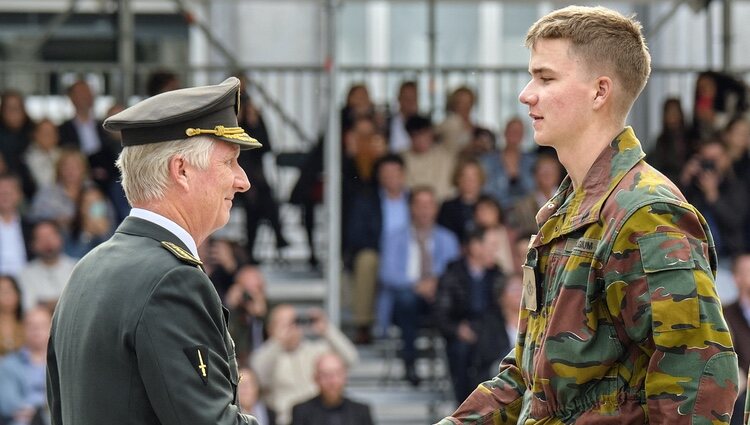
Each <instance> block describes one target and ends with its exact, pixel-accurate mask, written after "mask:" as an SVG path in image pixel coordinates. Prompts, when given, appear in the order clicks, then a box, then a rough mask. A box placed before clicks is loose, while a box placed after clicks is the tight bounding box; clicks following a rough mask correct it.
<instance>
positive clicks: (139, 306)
mask: <svg viewBox="0 0 750 425" xmlns="http://www.w3.org/2000/svg"><path fill="white" fill-rule="evenodd" d="M162 242H166V243H162ZM198 265H199V262H198V261H197V260H196V259H195V258H194V257H192V256H191V255H190V254H189V253H188V252H187V248H186V247H185V246H184V245H183V244H182V242H180V240H179V239H178V238H177V237H176V236H175V235H173V234H172V233H170V232H168V231H167V230H165V229H164V228H162V227H160V226H158V225H156V224H153V223H151V222H148V221H145V220H142V219H139V218H135V217H128V218H126V219H125V221H124V222H123V223H122V224H121V225H120V227H119V228H118V229H117V231H116V233H115V235H114V236H113V237H112V238H111V239H110V240H108V241H107V242H105V243H103V244H101V245H100V246H99V247H97V248H96V249H94V250H93V251H92V252H91V253H89V254H88V255H87V256H85V257H84V258H83V259H82V260H81V261H80V262H79V264H78V265H77V266H76V268H75V269H74V271H73V274H72V275H71V277H70V281H69V282H68V284H67V286H66V288H65V290H64V291H63V294H62V296H61V297H60V301H59V303H58V305H57V309H56V311H55V315H54V317H53V321H52V333H51V336H50V343H49V348H48V356H47V396H48V402H49V405H50V410H51V416H52V424H53V425H102V424H107V425H118V424H123V425H124V424H164V425H178V424H179V425H185V424H190V425H203V424H206V425H208V424H211V425H214V424H220V425H229V424H257V422H256V421H255V419H253V418H252V417H250V416H246V415H243V414H241V413H240V410H239V407H237V406H236V404H235V398H236V388H237V382H238V376H237V362H236V359H235V353H234V343H233V342H232V339H231V338H230V336H229V333H228V332H227V316H228V312H227V311H226V310H223V307H222V305H221V300H220V299H219V296H218V295H217V293H216V290H215V289H214V287H213V285H212V284H211V282H210V281H209V279H208V277H207V276H206V274H205V273H204V272H203V271H202V270H201V269H200V268H199V266H198ZM204 372H205V373H204Z"/></svg>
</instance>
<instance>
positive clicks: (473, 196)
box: [437, 160, 484, 242]
mask: <svg viewBox="0 0 750 425" xmlns="http://www.w3.org/2000/svg"><path fill="white" fill-rule="evenodd" d="M452 180H453V185H454V186H455V187H456V189H457V191H458V194H457V195H456V197H455V198H451V199H449V200H447V201H445V202H443V204H442V205H441V206H440V212H439V213H438V218H437V222H438V224H439V225H441V226H443V227H445V228H446V229H448V230H450V231H451V232H453V234H454V235H456V239H458V240H459V241H462V242H463V241H464V237H465V236H466V234H467V232H468V231H469V230H471V228H472V227H473V225H474V207H475V205H476V202H477V200H479V196H480V195H481V194H482V186H483V185H484V171H483V170H482V167H481V166H480V165H479V163H478V162H477V161H475V160H468V161H465V162H462V163H459V164H458V166H457V167H456V169H455V170H454V172H453V179H452Z"/></svg>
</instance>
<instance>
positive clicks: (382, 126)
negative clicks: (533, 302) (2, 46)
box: [0, 72, 750, 425]
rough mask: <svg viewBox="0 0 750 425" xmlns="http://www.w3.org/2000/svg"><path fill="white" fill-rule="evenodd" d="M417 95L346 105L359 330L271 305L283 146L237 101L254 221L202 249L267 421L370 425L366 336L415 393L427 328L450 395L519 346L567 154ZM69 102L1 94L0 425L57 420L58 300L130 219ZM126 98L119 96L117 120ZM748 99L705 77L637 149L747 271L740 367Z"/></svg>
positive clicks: (351, 306)
mask: <svg viewBox="0 0 750 425" xmlns="http://www.w3.org/2000/svg"><path fill="white" fill-rule="evenodd" d="M179 86H180V82H179V81H178V79H177V78H176V76H175V75H174V74H172V73H169V72H157V73H155V74H154V75H152V78H151V80H150V82H149V84H148V91H149V95H154V94H158V93H160V92H162V91H166V90H171V89H175V88H178V87H179ZM419 89H420V88H419V87H418V85H417V84H416V83H415V82H413V81H405V82H403V83H402V84H401V86H400V87H399V90H398V93H397V107H394V108H391V110H392V111H393V112H392V113H389V112H385V111H387V110H388V109H385V108H381V107H379V106H378V105H375V103H374V102H373V101H372V100H371V99H370V96H369V93H368V88H367V87H366V86H365V85H364V84H355V85H353V86H352V87H351V88H350V90H349V92H348V94H347V96H346V99H345V104H344V107H343V108H342V110H341V124H342V128H341V131H342V139H341V140H342V148H343V153H344V154H343V160H342V164H341V167H342V172H343V178H342V188H341V194H342V212H341V214H342V215H341V217H342V223H343V224H342V226H343V228H342V234H343V238H342V241H341V244H342V248H343V255H344V273H345V277H346V279H345V282H347V284H348V285H349V287H348V289H349V291H350V293H351V296H350V297H349V298H350V302H349V303H348V304H347V305H346V306H345V308H346V309H347V311H348V312H350V313H351V314H350V317H351V322H352V323H351V325H352V326H351V328H352V329H351V332H347V333H348V336H347V335H345V334H344V333H343V332H342V330H341V329H339V328H337V327H335V326H332V325H331V324H330V322H329V321H328V319H327V317H326V315H325V313H324V312H323V311H322V310H321V309H318V308H300V307H299V306H292V305H288V304H280V305H275V306H274V305H271V304H270V303H269V301H268V299H267V295H266V282H265V277H264V275H263V272H262V269H261V268H260V267H259V266H258V263H259V261H258V259H257V258H256V257H255V255H254V252H255V249H254V248H255V242H256V236H257V233H258V228H259V226H260V225H261V223H263V222H265V223H267V224H268V225H269V226H270V227H271V229H272V230H273V233H274V235H275V244H276V248H277V250H282V249H284V247H286V246H287V245H288V242H287V240H286V238H285V236H284V229H283V228H282V223H281V221H280V219H279V205H278V203H277V197H276V195H275V194H274V190H273V188H272V186H271V185H270V184H269V183H268V181H267V180H266V177H265V171H264V169H263V155H264V154H266V153H271V154H273V149H272V145H271V141H270V140H269V132H268V130H267V129H266V126H265V123H264V121H263V117H262V115H261V111H260V110H259V109H258V108H257V107H256V106H255V105H254V104H253V103H252V102H251V100H250V99H249V97H248V96H247V95H244V98H243V100H242V103H241V104H242V109H241V111H240V119H239V121H240V125H241V126H242V127H243V128H245V129H246V130H247V132H248V133H249V134H250V135H252V136H253V137H255V138H257V139H258V140H259V141H260V142H261V143H262V144H263V145H264V147H263V149H262V150H260V151H244V152H243V153H242V154H241V156H240V159H239V161H240V164H241V165H242V166H243V168H244V169H245V170H246V172H247V174H248V178H249V180H250V181H251V183H252V189H251V190H250V191H248V192H247V193H244V194H241V195H238V196H239V199H238V200H239V202H237V203H236V204H237V205H236V206H237V207H238V208H242V209H244V210H245V213H246V214H245V216H246V220H245V227H244V229H243V231H244V234H243V235H241V237H216V238H211V239H209V240H208V241H207V242H206V243H204V244H203V245H202V246H201V247H199V253H200V257H201V259H203V261H204V263H205V270H206V273H208V275H209V276H210V278H211V280H212V282H213V283H214V285H215V286H216V289H217V292H218V293H219V295H220V296H221V298H222V300H223V301H224V304H225V306H226V307H227V308H228V309H229V310H230V311H231V315H230V333H231V334H232V336H233V338H234V340H235V344H236V352H237V359H238V362H239V364H240V367H241V372H242V376H243V379H242V381H241V383H240V389H239V402H240V404H241V407H242V408H243V409H244V410H246V411H248V412H250V413H252V414H254V415H255V416H256V417H258V418H259V419H260V421H261V424H263V425H267V424H280V425H288V424H295V425H304V424H333V423H364V424H367V423H372V418H371V415H370V411H369V408H368V406H367V405H364V404H360V403H358V402H356V401H353V400H350V399H348V398H346V396H345V393H344V388H345V386H346V380H347V370H348V368H349V367H350V366H352V365H353V364H355V363H356V362H357V359H358V355H357V350H356V348H355V344H370V343H372V342H373V340H376V339H378V338H394V339H395V338H398V339H399V341H400V344H399V346H400V357H401V360H402V362H403V366H404V368H403V370H404V376H403V378H404V379H405V380H406V381H407V382H408V383H409V384H411V385H414V386H419V385H420V383H421V381H422V380H423V379H424V377H423V376H420V371H419V370H418V368H417V367H416V362H417V359H418V357H419V355H420V353H419V350H417V348H416V345H415V341H416V340H417V338H418V337H419V336H420V335H421V334H424V333H425V332H433V333H434V334H436V335H439V336H440V337H441V338H443V339H444V342H445V344H444V346H445V354H446V357H447V359H448V366H449V372H450V380H451V383H452V387H453V392H454V396H455V399H456V400H463V399H464V398H465V397H466V396H467V395H468V394H469V393H470V392H471V391H472V390H473V388H475V387H476V385H477V384H478V383H479V382H481V381H483V380H486V379H488V378H490V377H491V376H493V375H494V372H493V369H494V370H496V365H497V362H498V361H499V359H500V358H502V357H503V356H504V355H505V354H507V352H508V351H509V350H510V348H512V347H513V344H514V339H515V337H516V330H515V326H516V322H517V317H518V310H519V306H520V299H521V292H522V290H521V278H520V273H521V264H522V263H523V259H524V257H525V255H526V250H527V244H528V241H529V238H530V236H531V235H532V234H533V233H534V232H535V231H536V229H537V224H536V220H535V215H536V212H537V211H538V210H539V209H540V208H541V207H542V206H543V205H544V204H545V203H546V201H547V200H548V199H549V198H551V197H552V195H553V194H554V192H555V190H556V189H557V187H558V185H559V184H560V182H561V181H562V179H563V177H564V175H565V173H564V169H563V168H562V166H561V165H560V163H559V162H558V161H557V157H556V155H555V152H554V150H548V149H543V148H536V147H534V148H529V145H531V144H530V143H528V139H529V137H528V135H527V134H526V126H525V124H524V122H525V120H523V119H522V118H520V117H513V118H511V119H509V120H508V121H507V122H505V123H503V125H502V126H501V131H500V133H499V134H495V133H494V132H493V131H491V130H490V129H488V128H485V127H483V126H482V125H481V124H480V123H477V122H476V121H475V120H474V115H475V114H474V113H473V108H474V106H475V104H476V100H477V93H475V92H474V90H472V88H470V87H467V86H462V87H458V88H456V89H455V90H453V91H452V92H451V93H450V95H449V96H448V100H447V104H446V111H445V114H444V116H445V118H444V119H442V120H441V121H439V122H434V121H433V120H432V119H431V118H430V116H428V115H425V114H423V113H422V111H423V109H422V108H420V105H419V104H418V99H419V92H418V90H419ZM67 94H68V97H69V99H70V102H71V103H72V105H73V106H74V109H75V115H74V116H73V117H71V118H70V119H69V120H67V121H65V122H62V123H59V124H58V123H54V122H52V121H51V120H49V119H44V118H43V119H40V120H38V121H36V122H34V121H32V120H31V119H30V118H29V116H28V115H27V113H26V109H25V100H24V97H23V95H22V94H21V93H19V92H16V91H14V90H6V91H5V92H3V93H2V99H1V100H0V376H2V377H3V379H2V380H0V425H4V424H13V425H22V424H44V423H45V420H46V418H45V408H44V406H45V392H44V385H45V382H44V365H45V351H46V342H47V338H48V333H49V325H50V318H51V314H52V312H53V311H54V307H55V303H56V300H57V298H58V297H59V295H60V293H61V291H62V289H63V287H64V285H65V282H66V281H67V278H68V276H69V275H70V273H71V271H72V269H73V267H74V266H75V264H76V260H77V259H78V258H81V257H82V256H83V255H85V254H86V253H87V252H88V251H90V250H91V249H94V248H95V247H96V246H97V245H98V244H99V243H101V242H102V241H104V240H106V239H107V238H109V237H110V236H111V235H112V233H113V232H114V230H115V229H116V227H117V225H118V224H119V223H120V221H121V220H122V219H123V218H124V217H125V216H126V215H127V214H128V212H129V207H128V205H127V202H126V201H125V198H124V194H123V192H122V188H121V187H120V184H119V182H118V176H117V173H116V169H115V167H114V161H115V159H116V158H117V155H118V154H119V151H120V145H119V140H118V137H117V135H116V134H112V133H108V132H107V131H105V130H104V129H103V128H102V126H101V121H100V119H103V118H106V117H95V116H94V115H93V111H92V107H93V105H94V95H93V93H92V90H91V88H90V87H89V85H88V84H87V83H86V82H85V81H84V80H79V81H76V82H75V83H74V84H72V85H71V86H70V87H69V89H68V92H67ZM122 109H123V106H122V105H117V104H116V105H113V106H112V107H111V108H110V109H109V111H108V112H107V116H109V115H111V114H113V113H116V112H118V111H120V110H122ZM746 109H747V99H746V89H745V87H744V85H742V84H741V83H739V82H737V81H736V80H733V79H731V78H729V77H727V76H725V75H722V74H718V73H713V72H705V73H701V74H700V75H699V76H698V78H697V83H696V89H695V102H694V107H693V111H692V113H691V116H690V117H689V116H688V111H686V110H685V107H684V106H683V105H682V104H681V101H680V100H679V99H678V98H668V99H666V100H665V102H664V109H663V113H662V128H661V130H660V133H659V134H658V136H657V137H656V138H655V140H654V141H651V143H647V142H649V141H645V140H644V141H643V142H644V143H647V146H652V149H651V150H650V153H649V154H648V156H647V161H648V162H649V163H650V164H652V165H653V166H654V167H656V168H657V169H659V170H660V171H661V172H663V173H664V174H665V175H667V176H668V177H670V178H671V179H672V180H673V181H674V182H675V183H676V184H677V185H678V186H679V187H680V188H681V189H682V190H683V192H684V193H685V195H686V197H687V199H688V200H689V201H690V202H691V203H693V204H694V205H695V206H696V207H697V208H698V209H699V210H700V211H701V213H702V214H703V215H704V216H705V217H706V219H707V221H708V223H709V224H710V226H711V229H712V232H713V237H714V242H715V244H716V246H717V248H718V252H719V255H720V260H719V261H720V264H722V265H724V269H725V270H726V276H727V282H728V285H733V282H732V280H734V283H735V284H736V288H737V289H736V290H735V291H732V290H729V291H728V292H727V293H729V294H736V296H735V295H731V296H727V297H725V298H724V299H723V301H724V302H725V304H726V305H725V308H726V309H727V318H728V322H729V324H730V327H731V328H732V331H733V333H734V334H735V335H736V337H735V344H737V351H738V353H739V354H740V356H739V357H740V366H741V367H742V368H743V369H744V371H745V372H747V368H748V364H749V363H750V342H749V341H750V338H748V337H746V336H749V335H750V261H748V259H750V254H747V252H748V248H750V219H749V214H750V209H749V208H748V197H749V196H750V194H749V191H748V189H749V188H750V152H749V150H750V120H749V118H748V115H747V113H746ZM525 141H526V143H525ZM300 171H301V172H300V178H299V181H298V183H297V185H296V186H295V188H294V190H293V191H292V195H291V198H290V199H289V202H290V203H293V204H296V205H299V206H300V207H301V208H302V210H303V214H302V217H303V221H304V224H305V227H306V230H307V237H308V243H309V246H310V258H309V262H310V264H311V265H312V266H317V263H318V259H317V257H316V256H315V247H314V244H313V237H312V234H313V228H312V226H313V224H314V222H315V220H314V216H313V214H314V211H315V205H316V204H318V203H320V202H321V201H322V193H323V191H322V185H323V178H322V172H323V170H322V143H321V144H320V145H319V146H317V147H315V148H314V149H313V150H312V151H311V152H310V153H309V154H308V156H307V160H306V161H304V163H303V164H301V170H300ZM238 241H244V242H242V243H239V242H238ZM732 277H733V278H732ZM102 284H106V282H102ZM271 284H272V283H271ZM720 289H721V288H720ZM347 317H349V316H347ZM347 331H348V329H347ZM745 375H746V373H745ZM6 377H7V379H6ZM743 399H744V398H743ZM739 417H740V418H741V415H739Z"/></svg>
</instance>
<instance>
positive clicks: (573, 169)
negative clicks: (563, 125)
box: [557, 123, 625, 189]
mask: <svg viewBox="0 0 750 425" xmlns="http://www.w3.org/2000/svg"><path fill="white" fill-rule="evenodd" d="M624 128H625V126H624V124H622V125H620V124H614V123H612V124H611V125H608V126H596V127H595V126H592V127H589V129H590V131H587V132H585V133H584V134H582V135H581V137H579V138H578V139H577V140H575V141H572V142H571V143H569V144H568V145H566V146H565V148H564V149H557V155H558V157H559V159H560V163H561V164H562V165H563V166H564V167H565V170H566V171H567V172H568V174H569V175H570V178H571V180H572V181H573V188H574V189H578V188H579V187H581V185H582V184H583V181H584V179H585V178H586V174H588V172H589V170H590V169H591V166H592V165H594V162H595V161H596V159H597V158H598V157H599V155H600V154H601V153H602V151H603V150H604V149H605V148H606V147H607V146H609V144H610V143H611V142H612V140H614V138H615V137H617V135H619V134H620V133H621V132H622V130H623V129H624Z"/></svg>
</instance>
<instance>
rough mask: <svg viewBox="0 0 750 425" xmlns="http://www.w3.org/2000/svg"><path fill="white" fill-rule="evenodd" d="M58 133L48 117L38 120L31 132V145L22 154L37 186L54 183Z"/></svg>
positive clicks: (58, 153)
mask: <svg viewBox="0 0 750 425" xmlns="http://www.w3.org/2000/svg"><path fill="white" fill-rule="evenodd" d="M59 143H60V134H59V133H58V131H57V126H56V125H55V124H54V123H53V122H52V121H50V120H49V119H43V120H41V121H39V122H38V123H37V125H36V127H34V132H33V133H32V139H31V145H30V146H29V148H28V149H27V150H26V153H25V154H24V160H25V161H26V164H27V165H28V167H29V171H30V172H31V177H33V178H34V184H35V185H36V187H37V188H43V187H47V186H51V185H53V184H54V183H55V166H56V165H57V161H58V160H59V159H60V152H61V151H60V147H59V146H58V145H59Z"/></svg>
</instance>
